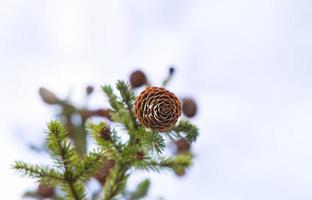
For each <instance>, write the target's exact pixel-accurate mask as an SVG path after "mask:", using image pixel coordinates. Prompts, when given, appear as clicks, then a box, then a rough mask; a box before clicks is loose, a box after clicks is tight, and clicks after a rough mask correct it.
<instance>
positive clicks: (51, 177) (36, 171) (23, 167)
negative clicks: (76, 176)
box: [12, 161, 64, 185]
mask: <svg viewBox="0 0 312 200" xmlns="http://www.w3.org/2000/svg"><path fill="white" fill-rule="evenodd" d="M12 167H13V169H15V170H16V171H17V172H19V173H21V174H22V175H24V176H28V177H31V178H35V179H38V180H40V181H41V182H46V183H49V184H51V185H55V184H56V183H57V182H58V181H63V180H64V178H63V176H62V174H61V173H60V172H58V171H56V170H54V169H52V168H50V167H49V166H45V165H38V164H28V163H25V162H23V161H15V163H14V164H13V166H12Z"/></svg>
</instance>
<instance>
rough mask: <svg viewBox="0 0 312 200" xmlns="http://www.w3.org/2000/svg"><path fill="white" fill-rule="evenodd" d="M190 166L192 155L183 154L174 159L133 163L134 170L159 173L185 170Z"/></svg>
mask: <svg viewBox="0 0 312 200" xmlns="http://www.w3.org/2000/svg"><path fill="white" fill-rule="evenodd" d="M191 165H192V155H191V154H188V153H185V154H179V155H177V156H175V157H168V158H159V159H158V160H154V159H147V160H143V161H138V162H136V163H134V168H135V169H138V170H144V171H154V172H160V171H162V170H173V171H176V170H179V169H187V168H189V167H190V166H191Z"/></svg>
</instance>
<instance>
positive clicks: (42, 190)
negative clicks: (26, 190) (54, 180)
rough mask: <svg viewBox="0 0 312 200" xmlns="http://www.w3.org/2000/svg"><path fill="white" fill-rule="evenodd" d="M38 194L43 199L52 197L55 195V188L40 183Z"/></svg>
mask: <svg viewBox="0 0 312 200" xmlns="http://www.w3.org/2000/svg"><path fill="white" fill-rule="evenodd" d="M37 193H38V195H39V196H40V197H42V198H48V197H52V196H53V195H54V188H53V187H50V186H49V185H47V184H45V183H40V184H39V186H38V189H37Z"/></svg>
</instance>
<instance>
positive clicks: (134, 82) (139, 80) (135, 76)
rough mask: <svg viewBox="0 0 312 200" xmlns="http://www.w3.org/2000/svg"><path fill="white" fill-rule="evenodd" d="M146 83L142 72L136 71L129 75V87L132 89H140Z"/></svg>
mask: <svg viewBox="0 0 312 200" xmlns="http://www.w3.org/2000/svg"><path fill="white" fill-rule="evenodd" d="M146 83H147V78H146V76H145V74H144V72H143V71H141V70H136V71H134V72H132V74H131V75H130V85H131V87H132V88H137V87H141V86H142V85H145V84H146Z"/></svg>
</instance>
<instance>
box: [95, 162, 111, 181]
mask: <svg viewBox="0 0 312 200" xmlns="http://www.w3.org/2000/svg"><path fill="white" fill-rule="evenodd" d="M114 166H115V161H114V160H105V162H104V165H103V167H102V168H101V169H100V170H99V171H97V172H96V174H95V176H94V177H95V178H96V180H98V181H99V182H100V183H101V184H102V185H104V184H105V182H106V179H107V176H108V175H109V172H110V170H111V169H112V168H113V167H114Z"/></svg>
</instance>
